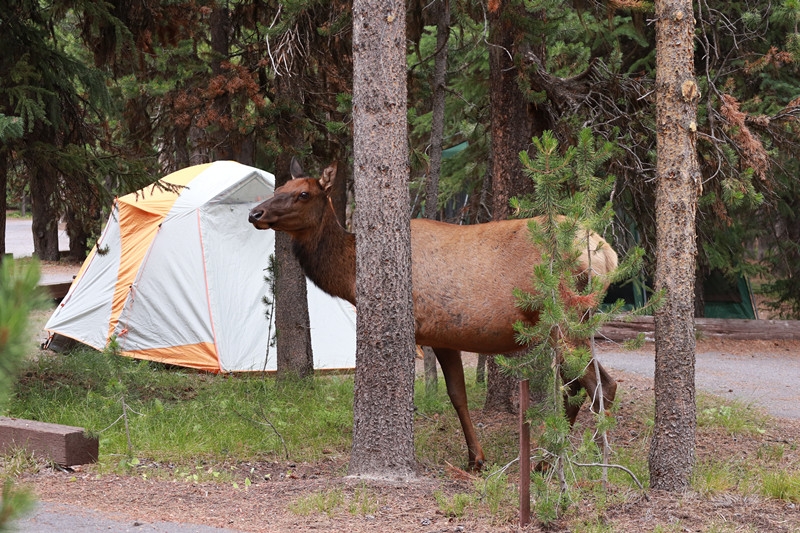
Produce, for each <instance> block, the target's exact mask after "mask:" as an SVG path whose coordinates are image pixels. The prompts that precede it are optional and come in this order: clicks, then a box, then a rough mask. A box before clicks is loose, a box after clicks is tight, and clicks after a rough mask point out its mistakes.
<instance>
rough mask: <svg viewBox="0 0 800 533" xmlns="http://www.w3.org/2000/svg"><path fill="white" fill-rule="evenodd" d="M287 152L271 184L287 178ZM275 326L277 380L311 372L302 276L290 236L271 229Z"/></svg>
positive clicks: (304, 376) (312, 366) (305, 293)
mask: <svg viewBox="0 0 800 533" xmlns="http://www.w3.org/2000/svg"><path fill="white" fill-rule="evenodd" d="M289 160H290V158H289V157H288V156H282V157H279V158H278V162H277V164H278V166H279V168H280V169H283V170H280V171H277V172H276V179H275V185H276V187H280V186H281V185H283V184H284V183H286V181H288V179H289ZM275 330H276V333H277V351H278V357H277V361H276V363H277V367H278V368H277V372H278V379H279V380H286V379H288V380H292V379H298V378H300V379H302V378H306V377H309V376H312V375H313V374H314V353H313V351H312V349H311V321H310V319H309V316H308V294H307V288H306V277H305V274H303V269H302V268H301V267H300V263H299V262H298V261H297V258H295V256H294V254H293V253H292V243H291V237H289V235H288V234H287V233H285V232H283V231H276V232H275Z"/></svg>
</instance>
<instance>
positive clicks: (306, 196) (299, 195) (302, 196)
mask: <svg viewBox="0 0 800 533" xmlns="http://www.w3.org/2000/svg"><path fill="white" fill-rule="evenodd" d="M297 197H298V198H300V199H301V200H308V197H309V194H308V193H307V192H306V191H303V192H301V193H300V194H298V195H297Z"/></svg>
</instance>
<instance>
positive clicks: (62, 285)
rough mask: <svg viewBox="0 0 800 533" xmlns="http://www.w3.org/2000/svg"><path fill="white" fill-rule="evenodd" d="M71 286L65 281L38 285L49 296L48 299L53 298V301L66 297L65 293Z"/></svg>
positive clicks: (70, 283)
mask: <svg viewBox="0 0 800 533" xmlns="http://www.w3.org/2000/svg"><path fill="white" fill-rule="evenodd" d="M71 285H72V282H71V281H65V282H56V283H43V284H41V285H40V287H43V288H44V289H45V290H46V291H47V292H48V293H49V294H50V298H53V299H54V300H60V299H61V298H63V297H64V296H66V295H67V291H69V288H70V286H71Z"/></svg>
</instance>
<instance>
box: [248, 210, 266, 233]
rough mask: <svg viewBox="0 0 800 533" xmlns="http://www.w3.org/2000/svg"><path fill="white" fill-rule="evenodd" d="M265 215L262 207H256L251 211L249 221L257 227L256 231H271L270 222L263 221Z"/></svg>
mask: <svg viewBox="0 0 800 533" xmlns="http://www.w3.org/2000/svg"><path fill="white" fill-rule="evenodd" d="M265 214H266V212H265V210H264V208H262V207H261V206H258V207H254V208H253V209H251V210H250V215H249V216H248V217H247V220H248V222H250V223H251V224H252V225H253V226H255V227H256V229H269V222H267V221H266V220H264V219H263V218H264V215H265Z"/></svg>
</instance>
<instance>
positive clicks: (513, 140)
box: [484, 0, 533, 412]
mask: <svg viewBox="0 0 800 533" xmlns="http://www.w3.org/2000/svg"><path fill="white" fill-rule="evenodd" d="M512 9H515V7H514V6H512V5H511V4H510V2H509V1H507V0H501V1H500V2H498V4H497V8H496V10H495V11H492V12H490V13H489V25H490V35H491V43H492V45H493V46H491V47H490V48H489V71H490V82H489V92H490V95H489V99H490V103H491V110H492V118H491V135H492V157H491V165H492V167H491V169H492V170H491V171H492V193H493V197H492V218H493V219H494V220H505V219H507V218H508V215H509V212H510V207H509V200H510V199H511V197H513V196H522V195H524V194H526V193H529V192H532V190H533V183H532V181H531V180H530V179H528V178H527V177H525V176H524V175H523V173H522V164H521V163H520V161H519V153H520V152H522V151H524V150H527V148H528V144H529V143H530V142H531V133H532V129H531V128H532V117H531V116H530V115H529V113H528V102H527V101H526V100H525V97H524V95H523V94H522V92H521V91H520V90H519V85H518V84H517V77H518V76H519V71H518V70H517V68H516V67H515V65H514V61H513V59H512V58H511V57H509V52H510V53H512V54H513V53H514V52H515V46H514V43H515V38H516V33H515V32H516V31H517V29H516V28H515V27H514V25H513V20H514V17H513V16H511V15H510V13H508V11H510V10H512ZM532 269H533V266H532V265H531V273H533V270H532ZM488 355H494V354H488ZM486 366H487V388H486V403H485V405H484V409H486V410H488V411H496V412H513V411H514V410H515V405H514V404H515V398H516V395H517V380H516V379H515V378H513V377H511V376H506V375H503V374H501V373H500V369H499V367H498V365H497V363H495V361H494V357H488V358H487V363H486Z"/></svg>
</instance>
